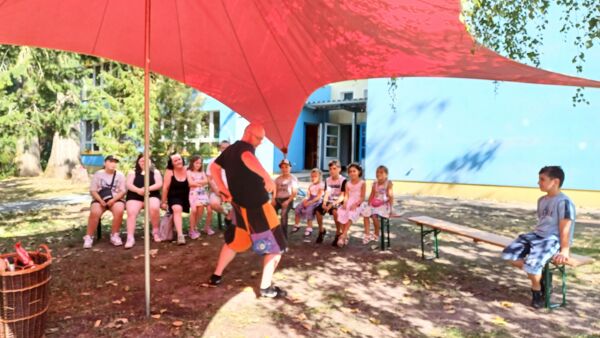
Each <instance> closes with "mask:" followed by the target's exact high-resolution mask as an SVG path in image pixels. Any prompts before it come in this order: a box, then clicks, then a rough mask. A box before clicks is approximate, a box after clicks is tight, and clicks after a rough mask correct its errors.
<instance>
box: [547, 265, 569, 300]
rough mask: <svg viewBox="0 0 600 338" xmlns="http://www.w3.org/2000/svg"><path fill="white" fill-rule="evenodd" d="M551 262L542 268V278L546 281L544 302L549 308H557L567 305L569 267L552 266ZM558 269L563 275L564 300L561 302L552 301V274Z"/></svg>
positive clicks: (562, 289)
mask: <svg viewBox="0 0 600 338" xmlns="http://www.w3.org/2000/svg"><path fill="white" fill-rule="evenodd" d="M550 264H551V263H550V262H546V265H544V269H543V270H542V280H543V282H544V302H545V306H546V308H547V309H555V308H557V307H561V306H565V305H567V269H566V268H565V266H564V265H553V266H550ZM556 270H558V271H559V272H560V275H561V283H562V285H561V294H562V301H561V302H560V303H552V299H551V298H552V274H553V273H554V271H556Z"/></svg>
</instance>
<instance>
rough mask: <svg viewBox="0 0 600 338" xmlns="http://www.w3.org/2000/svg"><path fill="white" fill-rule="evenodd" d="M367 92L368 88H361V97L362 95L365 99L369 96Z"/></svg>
mask: <svg viewBox="0 0 600 338" xmlns="http://www.w3.org/2000/svg"><path fill="white" fill-rule="evenodd" d="M368 94H369V90H368V89H365V90H363V97H364V98H365V99H366V98H367V97H369V95H368Z"/></svg>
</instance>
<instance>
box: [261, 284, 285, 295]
mask: <svg viewBox="0 0 600 338" xmlns="http://www.w3.org/2000/svg"><path fill="white" fill-rule="evenodd" d="M260 296H261V297H265V298H281V297H285V296H287V292H285V291H284V290H282V289H281V288H280V287H278V286H274V285H271V286H269V287H268V288H266V289H260Z"/></svg>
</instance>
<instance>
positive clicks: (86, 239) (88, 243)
mask: <svg viewBox="0 0 600 338" xmlns="http://www.w3.org/2000/svg"><path fill="white" fill-rule="evenodd" d="M92 244H94V238H93V237H92V236H90V235H85V236H83V248H84V249H91V248H92Z"/></svg>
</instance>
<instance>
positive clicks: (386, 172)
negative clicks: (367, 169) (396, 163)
mask: <svg viewBox="0 0 600 338" xmlns="http://www.w3.org/2000/svg"><path fill="white" fill-rule="evenodd" d="M379 170H383V172H384V173H385V174H386V175H389V173H388V168H387V167H386V166H384V165H380V166H379V167H377V169H376V170H375V172H378V171H379Z"/></svg>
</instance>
